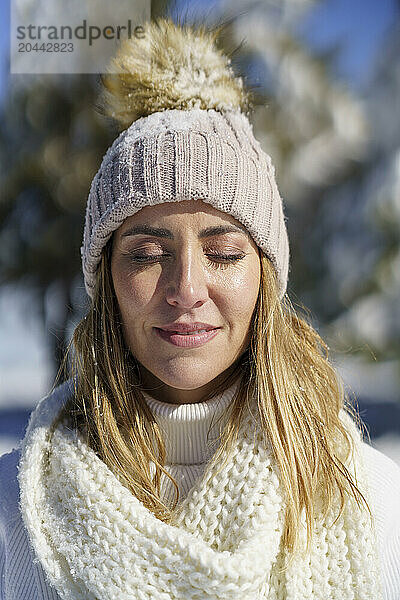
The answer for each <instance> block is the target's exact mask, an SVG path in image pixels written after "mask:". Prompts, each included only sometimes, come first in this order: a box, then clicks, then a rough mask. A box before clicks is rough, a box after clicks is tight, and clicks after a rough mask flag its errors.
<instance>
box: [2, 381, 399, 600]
mask: <svg viewBox="0 0 400 600" xmlns="http://www.w3.org/2000/svg"><path fill="white" fill-rule="evenodd" d="M235 390H236V384H234V385H233V386H232V387H231V388H229V389H228V390H226V391H225V392H224V393H223V394H220V395H219V396H216V397H215V398H213V399H211V400H209V401H207V402H203V403H197V404H184V405H176V404H169V403H165V402H160V401H159V400H156V399H154V398H153V397H151V396H150V395H149V394H145V399H146V401H147V403H148V405H149V407H150V409H151V410H152V412H153V414H154V415H155V418H156V421H157V422H158V424H159V426H160V428H161V430H162V431H163V433H164V439H165V441H166V451H167V456H166V469H167V470H168V471H169V473H170V474H171V475H172V476H173V477H174V478H175V480H176V481H177V483H178V487H179V490H180V497H181V498H183V497H185V496H186V495H187V493H188V491H189V490H190V488H191V487H192V486H193V484H194V482H195V481H196V480H197V478H198V477H200V476H201V474H202V473H203V471H204V469H205V466H206V463H207V461H208V460H209V459H210V458H211V457H212V455H213V453H214V452H215V450H216V447H217V445H216V444H217V443H218V442H217V441H216V439H217V437H218V432H219V426H218V425H217V424H216V421H217V420H218V419H219V418H221V419H222V422H221V425H223V424H224V423H225V419H226V418H227V408H228V407H229V405H230V403H231V401H232V398H233V395H234V392H235ZM55 394H59V396H60V400H62V399H63V398H64V397H65V384H64V386H60V388H58V389H57V390H56V392H55ZM209 430H210V432H209ZM208 433H209V436H208V437H207V435H208ZM363 454H364V458H365V465H366V468H367V475H368V480H369V483H370V496H371V510H372V513H373V516H374V518H375V523H376V533H377V542H378V553H379V557H380V561H381V566H382V580H383V587H384V590H383V591H384V596H383V597H384V600H400V469H399V467H398V466H397V465H396V464H395V463H394V462H393V461H392V460H391V459H389V458H388V457H386V456H385V455H383V454H382V453H381V452H379V451H377V450H376V449H374V448H372V447H371V446H369V445H368V444H366V443H364V444H363ZM19 455H20V453H19V450H15V451H14V452H12V453H11V454H7V455H4V456H3V457H1V458H0V600H58V599H59V596H58V595H57V593H56V592H55V590H54V589H53V588H51V587H50V585H49V584H48V582H47V580H46V577H45V576H44V573H43V570H42V568H41V566H40V564H39V563H38V562H37V561H36V560H35V556H34V554H33V551H32V549H31V548H30V544H29V541H28V536H27V532H26V530H25V528H24V524H23V521H22V518H21V513H20V509H19V488H18V481H17V469H18V461H19ZM162 481H163V488H162V491H163V496H164V499H165V500H166V501H170V500H172V499H173V498H174V492H175V490H174V487H173V485H172V484H171V482H170V480H169V479H168V478H167V477H165V478H164V479H163V480H162ZM371 600H372V598H371Z"/></svg>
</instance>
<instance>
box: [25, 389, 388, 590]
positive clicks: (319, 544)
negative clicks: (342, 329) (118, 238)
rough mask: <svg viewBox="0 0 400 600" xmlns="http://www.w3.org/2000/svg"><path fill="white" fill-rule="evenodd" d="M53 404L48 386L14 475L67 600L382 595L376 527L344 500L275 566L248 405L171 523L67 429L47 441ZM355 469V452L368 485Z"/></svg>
mask: <svg viewBox="0 0 400 600" xmlns="http://www.w3.org/2000/svg"><path fill="white" fill-rule="evenodd" d="M59 408H60V406H59V402H54V401H53V402H52V401H51V397H50V399H47V400H45V401H44V402H42V403H41V405H39V407H38V409H37V410H36V412H35V413H34V416H33V418H32V419H31V423H30V427H29V429H28V432H27V435H26V437H25V441H24V445H23V452H22V458H21V463H20V474H19V480H20V487H21V509H22V514H23V518H24V522H25V525H26V528H27V530H28V534H29V537H30V540H31V543H32V546H33V548H34V551H35V553H36V555H37V557H38V559H39V561H40V563H41V565H42V566H43V569H44V571H45V573H46V574H47V577H48V580H49V582H50V584H51V585H52V586H53V587H54V588H55V589H56V590H57V592H58V594H59V596H60V597H61V598H62V599H63V600H83V599H85V600H136V599H139V600H150V599H152V600H154V599H157V600H175V599H180V600H189V599H193V600H195V599H196V600H207V599H208V600H211V599H213V600H217V599H218V600H219V599H220V600H230V599H232V600H256V599H266V598H268V599H270V600H283V599H285V600H310V599H311V598H312V599H315V600H367V599H368V600H371V599H373V600H380V599H381V598H382V594H381V586H380V571H379V567H378V558H377V555H376V550H375V548H376V542H375V534H374V530H373V528H371V524H370V521H369V515H368V513H367V512H366V511H365V510H364V511H362V512H361V511H360V510H359V509H358V508H357V505H356V504H355V503H354V502H352V501H350V500H348V502H347V505H346V509H345V511H344V513H343V515H342V516H341V518H340V519H338V520H337V521H336V523H333V521H334V520H335V518H336V516H337V511H331V512H330V513H329V515H328V516H327V517H326V518H325V519H324V520H322V519H316V520H315V537H314V543H313V545H312V549H311V552H310V553H309V554H306V553H303V554H302V556H301V557H299V558H296V559H295V561H293V562H292V563H291V564H290V565H289V567H288V568H287V569H286V570H285V571H281V569H282V567H283V566H284V561H285V557H286V552H285V551H284V550H283V549H282V544H281V537H282V531H283V518H284V508H285V506H284V501H283V499H282V498H283V495H282V491H281V488H280V484H279V480H278V477H277V469H276V465H275V463H274V460H273V458H272V454H271V453H270V451H269V450H268V449H267V448H265V444H264V442H263V438H262V434H261V432H260V431H259V429H258V427H255V420H254V418H253V417H252V416H251V415H250V413H246V418H245V419H244V420H243V422H242V426H241V429H240V432H239V437H238V442H237V444H236V446H235V448H234V452H233V453H231V454H230V455H229V457H228V461H227V463H226V465H225V466H224V467H223V468H222V469H221V470H220V472H218V469H217V470H216V469H214V470H213V469H210V468H209V467H208V468H206V471H205V473H204V475H203V476H202V477H201V478H200V480H199V481H198V482H197V484H196V485H195V486H194V487H193V488H192V489H191V490H190V492H189V494H188V496H187V497H186V498H185V499H184V500H183V502H182V504H181V508H180V511H179V512H178V514H177V517H176V521H175V523H174V525H167V524H165V523H163V522H161V521H159V520H158V519H157V518H156V517H155V516H154V515H153V514H152V513H151V512H150V511H149V510H148V509H147V508H145V507H144V506H143V505H142V504H141V503H140V502H139V501H138V500H137V498H135V497H134V496H133V495H132V494H131V493H130V492H129V491H128V490H127V489H126V488H125V487H124V486H123V485H122V484H121V483H120V482H119V480H118V479H117V478H116V476H115V475H114V474H113V473H112V472H111V471H110V470H109V468H108V467H107V466H106V465H105V464H104V463H103V462H102V461H101V460H100V459H99V458H98V457H97V456H96V454H95V453H94V452H93V451H92V450H91V449H90V448H89V447H88V446H87V445H86V444H85V443H84V442H83V441H82V440H81V439H80V438H79V436H77V435H76V434H75V433H73V432H71V431H69V430H68V429H66V428H65V427H59V428H58V429H57V430H56V432H55V434H54V436H53V437H52V439H51V443H50V442H49V427H50V424H51V422H52V420H53V418H54V417H55V416H56V414H57V411H58V410H59ZM346 419H347V423H348V426H349V428H350V429H352V435H353V436H354V439H355V440H356V444H359V443H360V442H359V441H358V442H357V440H359V435H358V433H357V431H356V429H355V426H354V424H352V423H351V422H350V419H349V417H347V416H346ZM353 464H355V462H354V463H353ZM358 467H360V468H358ZM353 472H354V471H353ZM361 472H362V465H361V463H360V464H359V461H358V462H357V482H358V484H359V486H360V487H361V489H363V491H365V492H366V489H365V488H363V487H362V485H361V484H362V483H363V481H364V480H363V478H362V477H361V479H360V476H359V475H360V473H361ZM364 477H365V472H364ZM367 498H368V495H367ZM302 525H303V528H302V536H303V539H305V527H304V522H302Z"/></svg>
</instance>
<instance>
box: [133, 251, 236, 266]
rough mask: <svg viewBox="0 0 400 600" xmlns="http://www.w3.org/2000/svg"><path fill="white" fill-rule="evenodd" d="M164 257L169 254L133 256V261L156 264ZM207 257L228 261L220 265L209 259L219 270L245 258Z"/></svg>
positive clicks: (220, 255) (216, 255)
mask: <svg viewBox="0 0 400 600" xmlns="http://www.w3.org/2000/svg"><path fill="white" fill-rule="evenodd" d="M164 256H168V254H159V255H157V256H144V255H137V254H136V255H131V260H133V261H135V262H138V263H139V264H146V263H150V262H155V261H157V260H159V259H160V258H163V257H164ZM207 256H212V257H214V258H216V259H217V261H218V260H223V261H227V262H225V263H218V262H217V261H213V260H211V259H209V262H210V263H211V265H212V266H213V267H215V268H217V269H220V268H222V269H223V268H225V267H229V265H232V264H234V263H237V262H239V260H242V259H243V258H244V256H242V255H239V254H208V255H207Z"/></svg>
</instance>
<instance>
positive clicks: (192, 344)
mask: <svg viewBox="0 0 400 600" xmlns="http://www.w3.org/2000/svg"><path fill="white" fill-rule="evenodd" d="M198 329H202V328H201V327H199V328H198ZM204 329H205V328H204ZM155 330H156V332H157V334H158V336H159V337H160V338H161V339H163V340H165V341H166V342H169V343H170V344H172V345H174V346H178V347H179V348H198V347H199V346H203V345H204V344H207V342H209V341H210V340H212V339H213V338H215V336H216V335H218V333H219V331H220V328H214V329H211V330H209V331H206V332H204V333H196V334H194V335H188V334H186V335H182V334H179V333H174V331H165V330H164V329H159V328H158V327H155ZM188 331H193V330H190V329H188Z"/></svg>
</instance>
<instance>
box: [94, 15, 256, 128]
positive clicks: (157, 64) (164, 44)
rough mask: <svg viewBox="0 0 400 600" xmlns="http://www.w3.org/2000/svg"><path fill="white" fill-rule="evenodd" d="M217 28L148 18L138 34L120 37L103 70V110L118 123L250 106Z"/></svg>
mask: <svg viewBox="0 0 400 600" xmlns="http://www.w3.org/2000/svg"><path fill="white" fill-rule="evenodd" d="M217 36H218V30H214V31H207V30H206V28H205V27H204V26H199V27H198V28H197V29H194V28H193V27H191V26H188V25H176V24H175V23H174V22H173V21H172V20H171V19H165V18H164V19H159V20H157V21H151V22H149V23H147V24H146V25H145V26H144V35H143V37H142V38H140V39H138V38H131V39H127V40H124V41H123V42H122V43H121V45H120V47H119V49H118V51H117V54H116V56H115V58H113V59H112V61H111V64H110V67H109V69H108V71H109V72H108V73H107V74H106V75H104V76H103V78H102V81H103V85H104V90H103V96H102V99H101V103H102V108H103V111H104V113H105V114H107V115H108V116H110V117H112V118H114V119H115V120H116V121H117V122H118V124H119V125H120V127H121V128H122V129H125V128H127V127H129V125H131V124H132V123H133V121H136V119H138V118H140V117H144V116H147V115H149V114H152V113H154V112H158V111H162V110H167V109H179V110H189V109H191V108H201V109H210V108H213V109H215V110H219V111H223V110H232V109H236V110H242V111H245V110H247V109H248V108H249V102H250V100H249V98H250V96H249V92H247V91H245V90H244V87H243V81H242V79H241V78H240V77H235V75H234V74H233V71H232V68H231V66H230V59H229V58H228V57H227V56H226V55H225V54H223V52H222V51H221V50H219V49H218V48H217V47H216V45H215V41H216V38H217Z"/></svg>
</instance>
